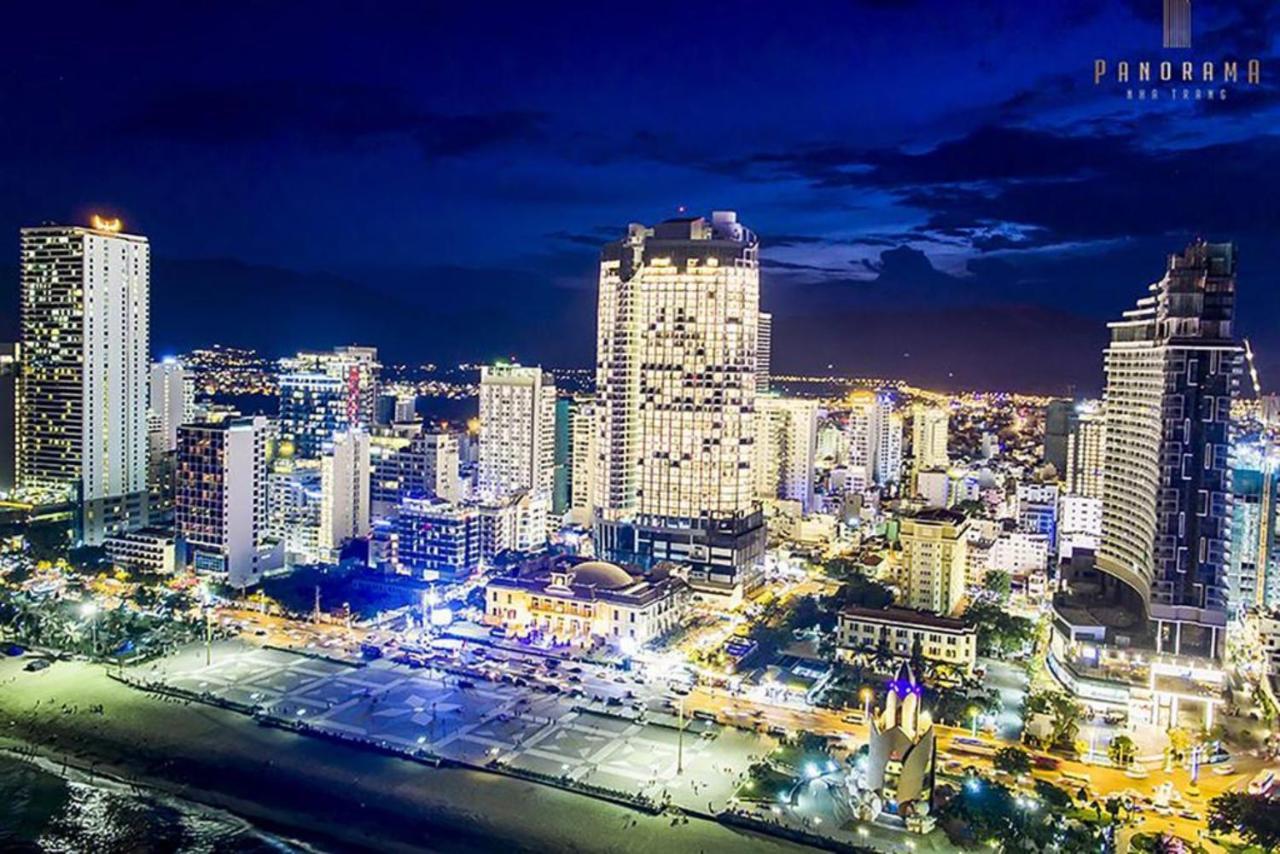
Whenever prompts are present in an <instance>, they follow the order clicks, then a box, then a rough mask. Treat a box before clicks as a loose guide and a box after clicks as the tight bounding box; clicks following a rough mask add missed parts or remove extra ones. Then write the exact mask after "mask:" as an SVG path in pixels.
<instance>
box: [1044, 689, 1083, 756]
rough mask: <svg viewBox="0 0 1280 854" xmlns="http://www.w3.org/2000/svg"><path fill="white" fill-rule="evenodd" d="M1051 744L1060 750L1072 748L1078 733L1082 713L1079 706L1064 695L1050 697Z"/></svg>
mask: <svg viewBox="0 0 1280 854" xmlns="http://www.w3.org/2000/svg"><path fill="white" fill-rule="evenodd" d="M1051 703H1052V711H1051V713H1052V715H1053V722H1052V724H1051V725H1052V727H1053V737H1052V739H1053V743H1054V745H1055V746H1057V747H1060V748H1068V749H1069V748H1072V747H1073V746H1074V745H1075V741H1076V734H1077V733H1078V732H1080V718H1081V716H1082V712H1081V709H1080V704H1079V703H1077V702H1076V701H1075V700H1073V699H1071V698H1070V697H1068V696H1067V695H1066V694H1054V695H1052V700H1051Z"/></svg>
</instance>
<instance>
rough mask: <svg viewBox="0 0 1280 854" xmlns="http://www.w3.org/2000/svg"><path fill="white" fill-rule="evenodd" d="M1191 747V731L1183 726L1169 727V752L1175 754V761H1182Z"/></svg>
mask: <svg viewBox="0 0 1280 854" xmlns="http://www.w3.org/2000/svg"><path fill="white" fill-rule="evenodd" d="M1190 749H1191V733H1189V732H1187V731H1186V730H1185V729H1183V728H1182V727H1171V728H1170V729H1169V752H1170V753H1172V754H1173V758H1174V761H1176V762H1181V761H1182V759H1183V757H1185V756H1186V755H1187V751H1188V750H1190Z"/></svg>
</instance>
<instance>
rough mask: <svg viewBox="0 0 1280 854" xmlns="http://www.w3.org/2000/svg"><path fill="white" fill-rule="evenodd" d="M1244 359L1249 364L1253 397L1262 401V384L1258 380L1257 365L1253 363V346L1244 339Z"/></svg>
mask: <svg viewBox="0 0 1280 854" xmlns="http://www.w3.org/2000/svg"><path fill="white" fill-rule="evenodd" d="M1244 357H1245V360H1246V361H1248V363H1249V379H1251V380H1253V396H1254V397H1255V398H1257V399H1258V400H1259V401H1261V400H1262V383H1261V382H1259V380H1258V365H1257V364H1256V363H1255V362H1254V361H1253V345H1252V344H1250V343H1249V339H1248V338H1246V339H1244Z"/></svg>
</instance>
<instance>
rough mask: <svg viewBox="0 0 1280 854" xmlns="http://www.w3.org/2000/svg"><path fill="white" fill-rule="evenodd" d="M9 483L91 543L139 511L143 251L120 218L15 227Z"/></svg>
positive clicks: (145, 369)
mask: <svg viewBox="0 0 1280 854" xmlns="http://www.w3.org/2000/svg"><path fill="white" fill-rule="evenodd" d="M21 244H22V245H21V252H22V269H21V275H20V278H21V304H20V315H21V317H20V326H21V335H22V340H21V354H22V362H21V369H20V373H19V377H18V404H17V406H18V425H17V435H16V441H17V480H18V487H19V488H20V489H22V490H24V491H26V492H27V493H28V494H29V495H30V496H31V497H33V498H35V499H36V500H37V501H38V502H39V501H44V500H50V501H57V500H66V499H68V498H69V499H72V500H75V501H77V502H79V504H80V507H81V523H82V529H81V533H82V536H83V539H84V541H85V542H87V543H91V544H98V543H101V542H102V541H103V540H104V539H105V537H106V536H107V535H108V534H110V533H114V532H116V531H119V530H128V529H129V528H136V527H139V526H140V525H142V524H145V522H146V518H147V501H146V498H147V452H148V445H147V385H148V381H149V370H150V361H149V354H148V347H149V333H150V276H151V273H150V265H151V249H150V246H149V244H148V243H147V239H146V238H145V237H142V236H140V235H134V234H124V233H121V231H120V223H119V221H118V220H103V219H100V218H98V217H94V223H93V226H92V227H83V226H60V225H59V226H41V227H38V228H24V229H22V232H21Z"/></svg>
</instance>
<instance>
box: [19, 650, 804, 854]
mask: <svg viewBox="0 0 1280 854" xmlns="http://www.w3.org/2000/svg"><path fill="white" fill-rule="evenodd" d="M65 702H74V703H75V704H77V707H78V709H79V710H77V711H66V712H64V711H63V710H62V706H61V705H60V704H62V703H65ZM99 704H101V705H102V706H103V708H104V710H105V711H104V713H103V714H95V713H92V712H90V711H88V709H89V708H91V707H93V706H95V705H99ZM0 742H3V743H4V744H6V745H8V746H9V749H8V750H7V752H9V753H11V754H12V755H13V756H14V757H15V758H22V754H23V750H24V748H25V750H26V752H28V753H32V752H34V753H36V754H38V755H40V756H41V757H43V759H44V760H45V761H47V762H49V763H50V764H51V765H52V766H54V767H55V768H56V767H60V766H61V765H62V764H63V762H64V761H65V762H66V764H67V765H68V767H71V766H74V767H76V768H77V769H78V770H79V771H81V772H83V773H85V774H87V775H89V776H90V777H93V776H95V775H102V774H103V773H104V772H106V774H108V775H109V776H110V777H111V778H115V780H116V782H118V783H120V784H121V785H125V786H136V787H141V788H146V789H153V790H155V791H158V792H161V793H164V794H167V795H169V796H172V797H177V798H181V799H183V800H186V801H188V802H193V803H196V804H200V805H204V806H208V807H211V808H214V809H220V810H224V811H226V812H229V813H231V814H233V815H235V816H238V817H241V818H244V819H247V820H249V821H251V822H253V823H254V824H255V825H256V826H258V827H259V828H261V829H263V830H265V831H268V832H271V833H275V834H278V835H280V836H281V837H285V838H296V839H298V840H299V841H300V842H303V843H306V844H315V845H316V846H317V847H319V848H321V849H324V848H328V847H333V846H336V847H337V848H340V849H341V850H378V851H432V852H437V851H439V852H449V851H475V850H495V849H497V848H508V849H511V850H513V851H531V852H535V851H553V850H554V851H582V852H588V851H609V852H628V851H651V850H657V849H661V850H665V851H670V852H673V854H674V853H675V852H682V851H690V852H705V851H717V850H726V849H729V850H734V851H748V852H750V851H761V852H794V851H806V850H813V849H810V848H806V847H804V846H801V845H797V844H795V843H791V842H788V841H786V840H784V839H780V838H777V837H773V836H769V835H765V834H761V833H757V832H754V831H748V830H742V829H737V828H731V827H728V826H726V825H723V824H720V823H718V822H714V821H709V820H706V819H701V818H698V817H696V816H691V817H689V818H688V821H687V823H684V822H682V821H680V820H673V819H672V817H671V816H667V815H657V816H651V815H647V814H645V813H643V812H640V811H638V810H634V809H631V808H629V807H624V806H619V805H616V804H612V803H608V802H604V801H600V800H597V799H593V798H591V797H589V796H585V795H579V794H576V793H572V792H567V791H565V790H562V789H557V788H554V787H549V786H544V785H542V784H540V783H536V782H531V781H525V780H521V779H517V778H512V777H507V776H500V775H495V774H490V773H487V772H483V771H473V770H465V769H458V768H447V767H446V768H433V767H430V766H424V765H422V764H420V763H415V762H412V761H409V760H406V759H402V758H399V757H393V756H384V755H380V754H377V753H374V752H371V751H367V750H364V749H362V748H360V747H358V746H347V745H343V744H338V743H331V742H328V741H324V740H320V739H316V738H312V737H310V736H308V735H304V734H298V733H292V732H287V731H283V730H279V729H275V728H272V727H261V726H259V725H258V724H257V723H255V722H254V721H253V720H251V719H249V718H246V717H245V716H243V715H240V714H238V713H236V712H233V711H229V710H223V709H218V708H215V707H212V706H208V705H204V704H199V703H194V702H182V701H178V700H173V699H164V698H160V697H156V696H155V695H152V694H150V693H149V692H145V691H142V690H140V689H135V688H131V687H128V686H125V685H123V684H121V683H118V682H115V681H114V680H112V679H110V678H109V677H108V676H107V675H106V673H105V669H102V668H99V667H98V666H96V665H89V664H81V663H76V662H60V663H58V664H57V665H55V666H54V667H52V668H49V669H48V670H46V671H43V672H41V673H38V674H25V673H22V672H21V671H20V668H19V667H17V666H15V665H14V664H13V663H12V662H4V663H0ZM14 746H17V747H18V749H17V750H14V749H12V748H13V747H14ZM254 793H256V797H251V796H250V795H251V794H254Z"/></svg>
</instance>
